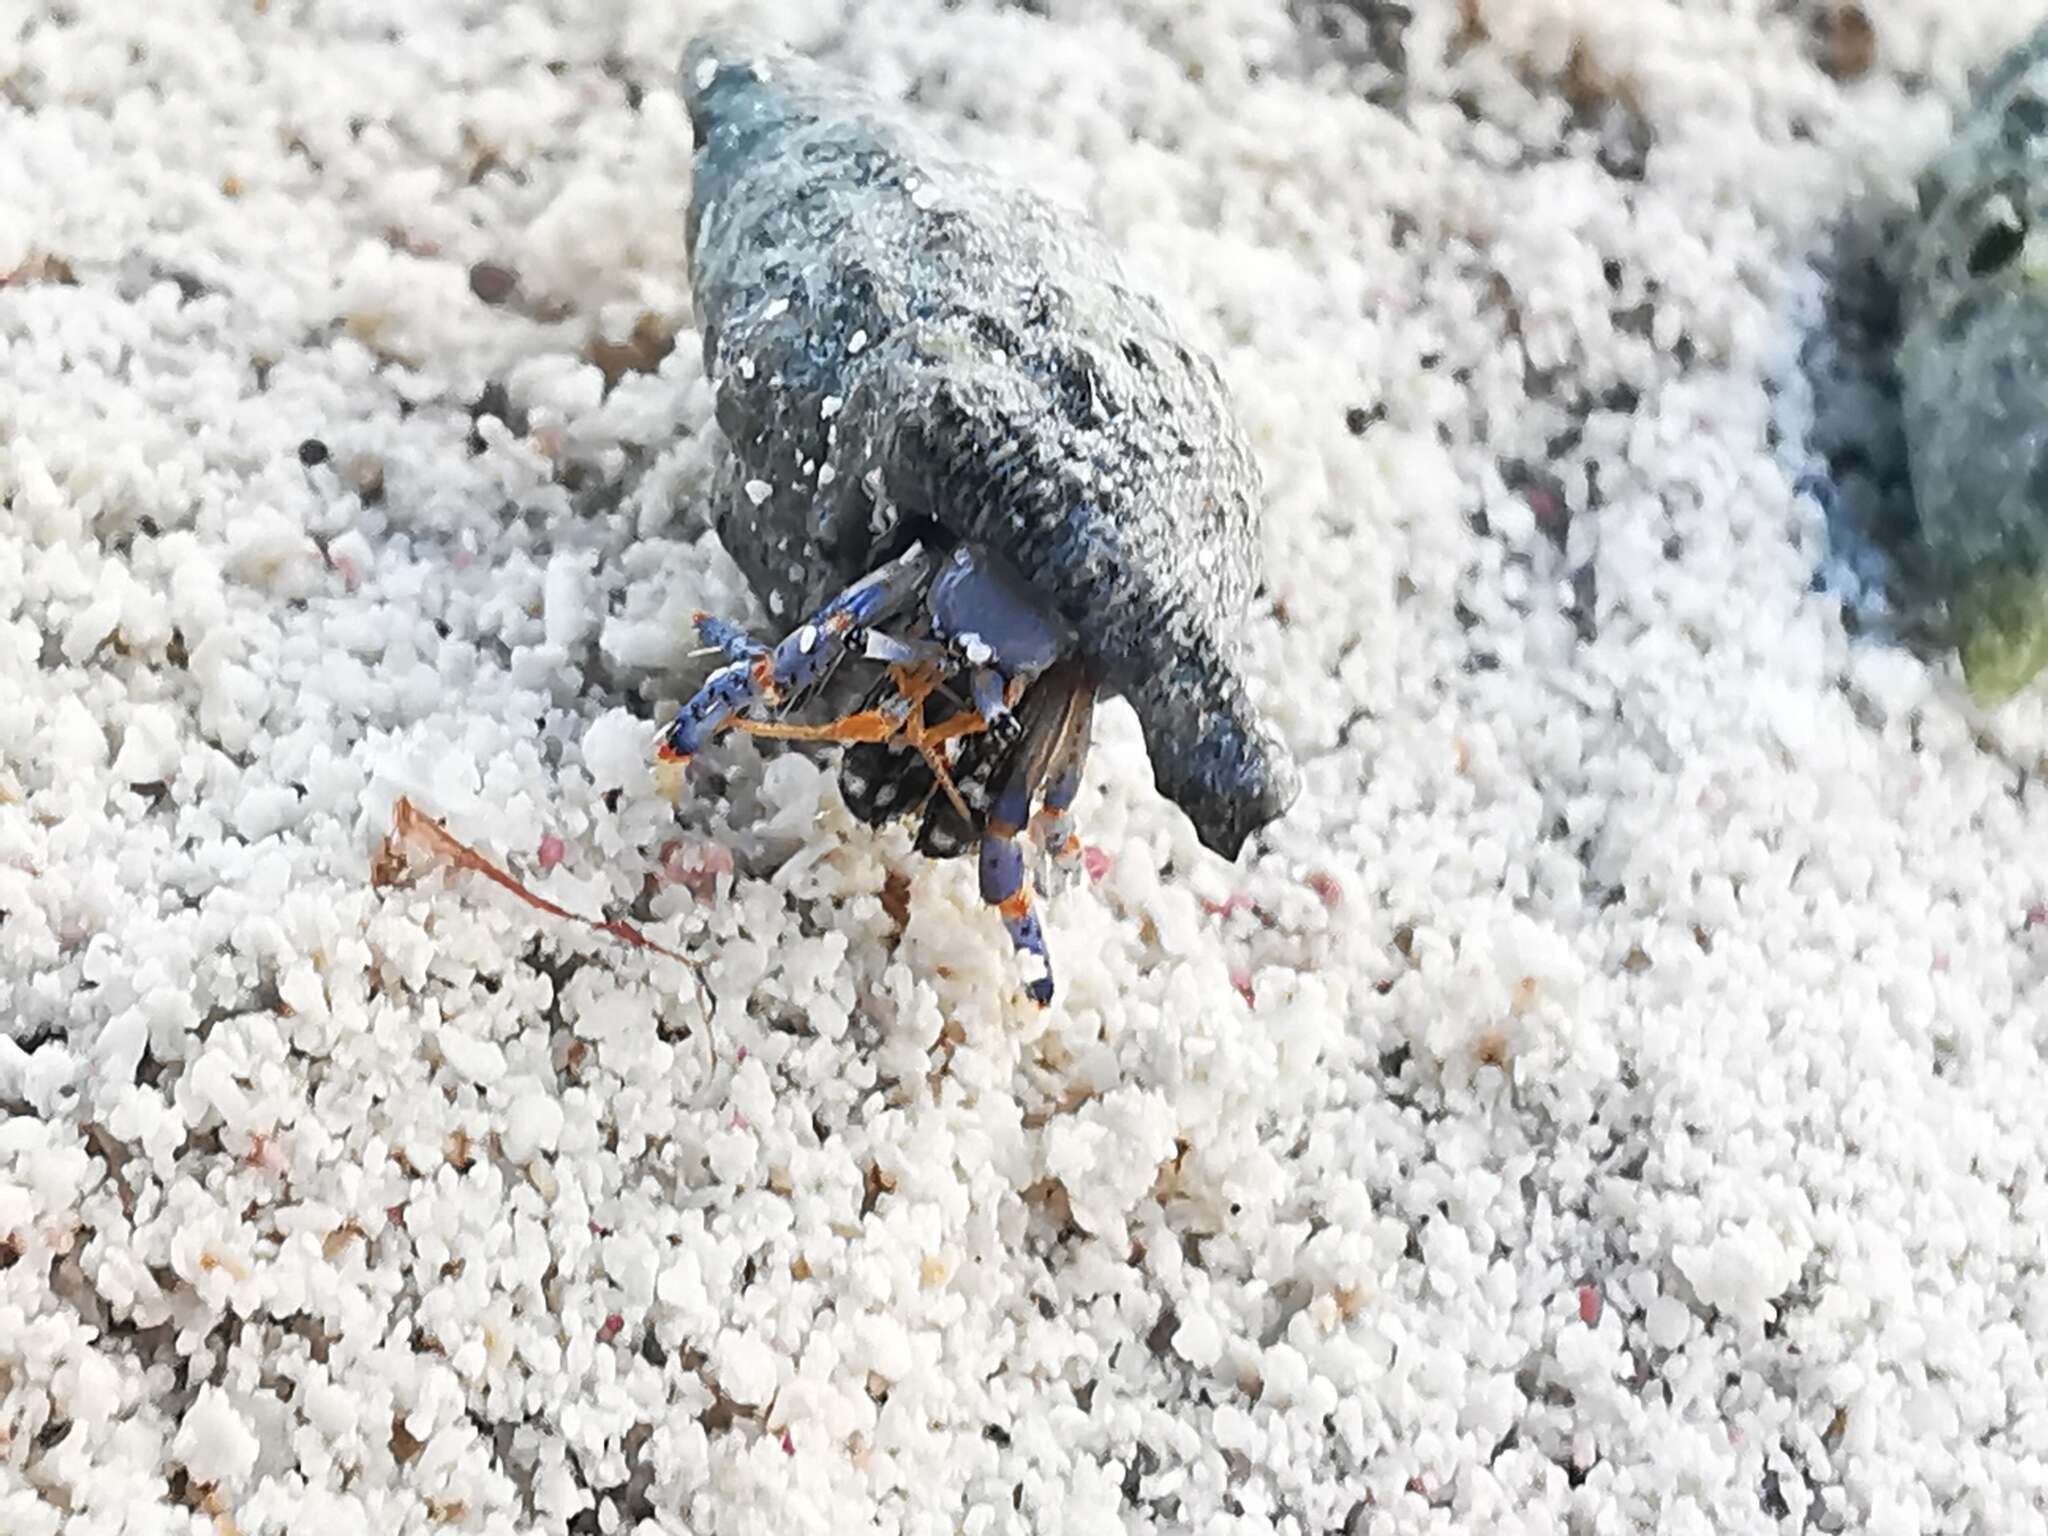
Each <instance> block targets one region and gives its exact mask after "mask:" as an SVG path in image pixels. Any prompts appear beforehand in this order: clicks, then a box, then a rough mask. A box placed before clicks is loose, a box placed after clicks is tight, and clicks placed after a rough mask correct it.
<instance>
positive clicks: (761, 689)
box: [654, 545, 933, 763]
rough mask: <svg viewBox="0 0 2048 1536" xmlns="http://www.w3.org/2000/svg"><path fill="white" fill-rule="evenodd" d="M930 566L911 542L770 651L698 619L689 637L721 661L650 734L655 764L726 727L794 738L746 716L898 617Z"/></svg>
mask: <svg viewBox="0 0 2048 1536" xmlns="http://www.w3.org/2000/svg"><path fill="white" fill-rule="evenodd" d="M932 568H933V560H932V557H931V555H930V554H929V553H928V552H927V551H926V550H925V549H924V548H923V547H922V546H918V545H913V546H912V547H911V548H910V549H909V550H908V551H907V552H906V553H905V554H903V555H902V556H900V557H899V558H897V559H895V560H892V561H890V562H889V563H888V564H887V565H885V566H883V567H882V568H881V569H880V570H876V571H871V572H869V573H868V574H867V575H866V576H863V577H862V578H861V579H860V580H859V581H857V582H855V583H854V584H853V585H852V586H850V587H848V588H847V589H846V590H845V591H844V592H841V593H840V594H839V595H838V596H837V597H835V598H833V599H832V601H830V602H829V603H827V604H825V606H824V607H822V608H820V609H819V610H818V611H817V612H816V613H815V614H813V615H812V616H811V617H810V619H809V620H807V621H806V622H805V623H803V624H801V625H799V626H798V627H797V628H796V629H795V630H793V631H791V632H790V633H789V634H788V635H787V636H785V637H784V638H783V640H782V642H781V643H780V644H779V645H777V646H775V647H774V648H773V649H772V650H771V649H770V648H769V647H767V646H765V645H762V644H760V643H759V642H758V641H756V640H754V639H752V638H751V637H749V636H748V635H747V634H745V633H744V632H743V631H742V630H740V629H739V628H738V627H737V626H735V625H732V624H728V623H726V622H725V621H724V620H723V619H715V618H711V617H710V616H709V615H705V614H699V615H698V616H697V633H698V634H699V635H700V636H702V637H703V639H704V641H705V643H706V644H708V645H712V646H715V647H717V649H718V650H720V651H721V652H723V653H724V654H725V656H726V664H725V665H724V666H723V667H720V668H719V669H718V670H717V671H716V672H714V673H712V674H711V676H710V677H709V678H707V679H705V682H704V686H703V687H702V688H699V689H698V690H697V692H696V693H695V695H693V696H692V697H691V698H690V700H689V701H688V702H687V703H686V704H684V705H683V707H682V708H681V709H680V710H678V711H677V712H676V717H675V719H673V720H671V721H670V722H669V723H668V724H667V725H666V726H664V727H663V728H662V730H661V733H660V734H659V735H658V736H656V737H655V742H654V745H655V755H656V756H657V757H659V758H660V759H661V760H662V761H663V762H670V763H678V762H688V761H689V760H690V759H691V758H692V757H694V756H695V755H696V754H697V753H698V752H700V751H702V750H703V748H704V745H705V743H707V742H709V741H710V740H711V738H712V737H713V736H714V735H716V734H717V733H718V732H719V731H720V730H722V729H724V728H725V727H726V726H727V725H735V726H739V727H741V728H742V729H746V730H751V731H755V732H757V733H761V734H773V735H790V734H796V733H797V732H796V731H795V728H792V727H779V728H771V726H770V725H769V724H768V723H764V722H759V721H754V720H749V719H747V718H746V716H747V714H748V713H749V711H751V710H754V709H756V708H768V709H774V708H777V707H779V706H780V705H783V704H786V703H788V702H789V701H790V700H791V699H794V698H796V697H797V696H799V695H801V694H803V693H805V692H807V691H808V690H810V689H812V688H815V687H816V686H817V685H818V684H820V683H822V682H823V681H824V680H825V679H826V678H827V677H828V676H830V675H831V672H832V669H833V668H834V667H836V666H838V665H839V663H840V661H841V660H842V659H843V658H844V657H845V655H846V652H847V649H848V646H849V644H850V642H851V640H852V638H853V637H854V636H855V635H859V634H863V633H865V632H866V630H867V628H868V626H869V625H871V624H873V623H875V622H876V621H877V620H880V619H885V618H888V617H889V616H891V615H892V614H895V613H898V612H900V611H901V610H902V609H904V608H905V607H907V606H909V604H910V603H911V602H913V601H914V600H915V599H916V598H917V597H918V596H919V595H920V594H921V593H922V592H923V591H924V589H925V586H926V584H927V583H928V582H929V581H930V580H931V574H932ZM819 739H832V740H864V739H879V738H867V737H864V736H841V737H824V736H820V738H819Z"/></svg>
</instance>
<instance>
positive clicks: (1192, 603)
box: [656, 39, 1299, 1005]
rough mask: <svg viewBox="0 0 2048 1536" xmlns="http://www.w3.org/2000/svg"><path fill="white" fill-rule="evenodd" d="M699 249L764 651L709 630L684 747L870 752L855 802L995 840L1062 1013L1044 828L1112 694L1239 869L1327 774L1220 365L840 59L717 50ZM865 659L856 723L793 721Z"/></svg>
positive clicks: (732, 520) (704, 44)
mask: <svg viewBox="0 0 2048 1536" xmlns="http://www.w3.org/2000/svg"><path fill="white" fill-rule="evenodd" d="M682 90H683V95H684V98H685V100H686V102H687V104H688V107H689V111H690V118H691V122H692V125H693V128H694V130H695V139H696V158H695V165H694V173H693V174H694V195H693V198H692V201H691V207H690V213H689V227H688V239H689V250H690V262H691V277H692V285H693V289H694V296H695V305H696V314H697V321H698V324H699V326H700V327H701V329H702V332H703V340H704V366H705V370H706V372H707V373H708V374H709V375H710V377H711V379H712V381H713V384H714V386H715V388H716V390H717V418H718V424H719V427H720V429H721V431H722V432H723V434H724V435H725V437H726V438H727V439H728V440H729V442H730V444H731V447H732V454H731V456H730V458H729V460H728V461H727V462H726V464H725V467H724V469H723V470H722V479H721V482H720V484H719V486H718V487H717V489H716V492H715V500H714V509H713V516H714V519H715V524H716V527H717V530H718V533H719V536H720V538H721V540H722V541H723V542H724V544H725V547H726V549H727V551H728V552H729V553H730V554H731V556H732V558H733V560H734V561H735V562H736V563H737V564H738V565H739V567H740V569H741V570H742V572H743V573H744V574H745V575H746V578H747V580H748V582H749V583H750V584H751V585H752V586H753V588H754V590H755V592H756V594H757V595H758V596H759V597H760V599H761V600H762V602H763V603H765V604H766V606H767V608H768V611H769V613H770V614H771V615H773V616H775V617H776V618H777V619H779V620H786V621H788V622H791V623H792V624H793V626H794V627H793V628H791V629H790V631H789V632H788V633H787V635H786V636H785V637H784V638H783V639H782V640H781V641H780V642H779V643H777V644H775V645H772V646H769V645H763V644H760V643H759V642H757V641H755V640H754V639H752V638H750V637H749V636H748V635H746V634H745V633H743V632H742V631H741V630H739V629H738V628H736V627H735V626H733V625H732V624H729V623H727V622H725V621H723V620H720V619H717V618H714V617H710V616H708V615H700V616H699V617H698V620H697V626H698V632H699V634H700V635H701V636H702V638H703V639H704V641H705V643H706V644H708V645H710V646H713V647H715V648H717V649H718V650H719V651H721V652H722V653H723V654H724V656H725V658H726V662H725V665H724V666H722V667H721V668H720V669H719V670H718V671H716V672H715V673H713V674H712V676H711V677H710V679H709V680H708V681H707V682H706V683H705V684H704V686H703V687H702V688H701V689H700V690H699V691H698V692H697V694H696V695H695V696H694V697H693V698H691V699H690V700H689V701H688V702H687V703H686V704H684V705H683V707H682V709H681V711H680V712H679V713H678V714H677V715H676V717H675V719H674V720H673V721H672V722H670V723H669V724H668V725H667V726H666V727H664V728H663V730H662V731H661V733H660V735H659V737H658V738H657V743H656V746H657V751H658V754H659V756H660V757H661V758H663V759H664V760H667V761H670V762H676V761H686V760H688V759H689V758H690V757H692V756H693V755H695V754H696V753H698V752H700V751H702V750H703V749H704V748H705V746H706V744H707V743H708V742H709V741H710V740H711V739H712V737H713V736H715V735H716V734H717V733H718V732H719V731H720V730H722V729H724V728H726V727H729V726H730V727H736V728H738V729H741V730H746V731H750V732H753V733H755V734H758V735H763V736H777V737H785V738H794V739H797V740H808V741H831V742H844V743H848V744H849V745H848V748H847V751H846V754H845V757H844V759H843V761H842V764H841V768H840V786H841V790H842V792H843V794H844V796H845V799H846V802H847V805H848V806H849V808H851V809H852V810H853V812H854V813H855V815H857V816H858V817H860V818H861V819H862V820H863V821H865V822H867V823H868V824H869V825H880V824H882V823H883V822H885V821H887V820H889V819H890V818H892V817H896V816H907V815H914V816H917V817H919V818H920V827H919V832H918V838H917V841H918V846H919V848H920V849H921V850H922V851H924V852H925V853H927V854H930V855H933V856H937V857H945V856H950V855H953V854H957V853H961V852H964V851H966V850H967V849H969V848H978V850H979V859H980V883H981V893H982V897H983V899H984V900H986V901H988V902H989V903H990V904H991V905H994V906H995V907H997V908H998V909H999V910H1000V912H1001V914H1002V918H1003V922H1004V924H1005V926H1006V927H1007V928H1008V930H1009V933H1010V936H1011V938H1012V940H1013V941H1014V943H1015V944H1016V946H1017V948H1018V949H1019V950H1020V951H1022V952H1023V953H1024V954H1025V955H1026V956H1027V957H1028V961H1027V963H1029V964H1030V965H1031V966H1032V967H1033V969H1034V970H1035V972H1036V974H1035V975H1033V976H1032V977H1031V978H1030V980H1029V983H1028V988H1029V991H1030V994H1031V996H1032V997H1033V998H1034V999H1035V1000H1036V1001H1037V1002H1039V1003H1040V1004H1041V1005H1042V1004H1045V1003H1048V1002H1050V1000H1051V998H1052V991H1053V987H1052V972H1051V965H1050V961H1049V959H1048V957H1047V955H1046V947H1045V940H1044V936H1043V934H1042V932H1041V931H1040V928H1039V924H1038V919H1037V917H1036V915H1035V914H1034V913H1033V910H1032V906H1031V883H1030V880H1029V877H1028V875H1027V872H1026V869H1025V860H1024V852H1023V849H1022V847H1021V845H1020V842H1019V839H1020V837H1021V836H1022V835H1023V834H1024V833H1025V832H1026V831H1027V830H1034V831H1035V832H1036V833H1037V835H1038V838H1039V841H1040V844H1041V847H1042V848H1043V849H1044V850H1045V851H1046V852H1048V853H1049V854H1051V855H1052V856H1054V857H1055V858H1060V857H1064V856H1066V855H1067V854H1070V853H1071V852H1072V851H1073V849H1074V848H1075V847H1076V846H1077V844H1076V842H1075V840H1074V838H1073V835H1072V831H1071V827H1070V825H1069V822H1068V814H1069V811H1070V809H1071V807H1072V805H1073V802H1074V797H1075V795H1076V793H1077V792H1078V790H1079V787H1080V782H1081V771H1082V766H1083V762H1084V759H1085V757H1086V754H1087V749H1088V742H1089V730H1090V721H1091V718H1092V714H1093V709H1094V705H1095V701H1096V699H1097V698H1098V696H1107V695H1111V694H1120V695H1122V696H1123V697H1125V698H1127V699H1129V700H1130V702H1131V704H1132V706H1133V708H1134V709H1135V711H1136V713H1137V716H1138V720H1139V723H1140V725H1141V726H1142V728H1143V730H1144V734H1145V739H1146V745H1147V749H1148V751H1149V754H1150V756H1151V759H1152V764H1153V775H1154V779H1155V781H1156V783H1157V785H1158V788H1159V789H1160V791H1161V792H1162V793H1163V794H1165V795H1166V796H1167V797H1168V798H1169V799H1171V800H1173V801H1174V802H1175V803H1176V804H1178V805H1179V806H1180V807H1181V809H1182V810H1183V811H1185V812H1186V813H1187V815H1188V817H1189V818H1190V820H1191V821H1192V822H1193V824H1194V827H1195V829H1196V832H1197V834H1198V835H1199V836H1200V838H1201V840H1202V842H1203V843H1204V844H1206V845H1207V846H1208V847H1209V848H1211V849H1213V850H1215V851H1216V852H1217V853H1219V854H1221V855H1222V856H1223V857H1225V858H1235V857H1236V856H1237V854H1238V851H1239V849H1240V848H1241V847H1242V846H1243V844H1244V841H1245V839H1246V838H1247V837H1248V836H1249V835H1250V834H1251V833H1253V832H1254V831H1256V830H1258V829H1259V828H1260V827H1263V826H1264V825H1266V824H1267V823H1268V822H1270V821H1272V820H1273V819H1274V818H1275V817H1277V816H1279V815H1281V814H1282V813H1283V812H1284V811H1285V810H1286V809H1287V807H1288V806H1289V805H1290V804H1291V803H1292V801H1293V799H1294V796H1295V794H1296V792H1297V789H1298V782H1299V781H1298V775H1297V772H1296V770H1295V767H1294V764H1293V762H1292V760H1291V759H1290V757H1289V756H1288V753H1287V750H1286V748H1285V747H1284V746H1283V745H1282V744H1281V742H1280V740H1279V738H1278V736H1277V735H1276V734H1275V733H1274V732H1273V731H1272V730H1271V729H1270V728H1269V727H1268V726H1267V725H1266V724H1265V723H1263V722H1262V721H1261V720H1260V718H1259V716H1258V714H1257V712H1256V711H1255V710H1254V708H1253V706H1252V704H1251V701H1250V699H1249V697H1248V696H1247V693H1246V689H1245V683H1244V679H1243V676H1242V673H1241V671H1240V664H1239V659H1238V654H1239V649H1240V641H1239V634H1238V631H1239V628H1240V626H1241V624H1242V622H1243V619H1244V614H1245V611H1246V607H1247V605H1248V604H1249V602H1250V600H1251V597H1252V594H1253V589H1254V587H1255V586H1256V584H1257V581H1258V569H1259V561H1258V543H1257V518H1258V513H1259V500H1260V482H1259V476H1258V470H1257V466H1256V464H1255V463H1254V461H1253V459H1252V456H1251V452H1250V449H1249V447H1248V446H1247V444H1246V442H1245V440H1244V437H1243V435H1242V433H1241V432H1240V430H1239V429H1238V427H1237V425H1236V424H1235V422H1234V421H1233V419H1232V413H1231V408H1230V402H1229V400H1228V398H1227V395H1226V393H1225V390H1224V386H1223V382H1222V379H1221V377H1220V376H1219V375H1218V373H1217V371H1216V368H1215V365H1214V364H1213V363H1212V362H1210V361H1209V360H1208V359H1207V358H1204V357H1201V356H1199V355H1197V354H1196V353H1195V352H1193V351H1192V350H1191V349H1190V348H1189V346H1188V345H1187V344H1186V342H1184V341H1183V340H1182V339H1181V337H1180V335H1179V334H1178V332H1177V331H1176V330H1175V328H1174V327H1173V325H1172V323H1171V322H1170V321H1169V320H1168V319H1167V317H1166V314H1165V312H1164V311H1163V310H1162V309H1161V308H1160V307H1159V305H1158V304H1157V303H1156V302H1155V301H1153V300H1152V299H1150V298H1148V297H1146V296H1144V295H1143V294H1141V293H1139V292H1137V291H1136V290H1134V289H1133V288H1132V287H1131V286H1130V285H1129V283H1128V282H1127V280H1126V279H1125V278H1124V276H1123V275H1122V274H1121V272H1120V270H1119V268H1118V264H1117V261H1116V259H1115V257H1114V256H1113V255H1112V254H1111V252H1110V250H1109V249H1108V247H1107V245H1106V244H1105V243H1104V242H1103V241H1102V240H1101V239H1100V238H1099V237H1097V236H1095V235H1093V234H1091V233H1090V232H1088V231H1087V230H1086V229H1084V228H1083V227H1081V226H1080V225H1079V224H1078V223H1077V221H1076V220H1075V219H1074V218H1073V216H1072V215H1070V214H1067V213H1063V212H1061V211H1060V210H1058V209H1056V208H1054V207H1052V206H1050V205H1049V204H1048V203H1046V202H1044V201H1042V200H1041V199H1039V198H1037V197H1034V196H1032V195H1030V194H1028V193H1026V192H1024V191H1022V190H1020V189H1018V188H1016V187H1013V186H1009V185H1006V184H1004V183H1003V182H1002V181H1001V180H999V179H998V178H996V177H994V176H992V175H990V174H987V173H985V172H983V171H980V170H977V169H975V168H973V167H970V166H967V165H964V164H962V163H960V162H959V161H958V160H956V159H955V158H954V157H953V156H952V155H950V154H948V153H947V152H946V150H945V149H944V148H943V147H942V146H941V145H940V144H939V143H938V142H937V141H936V140H935V139H934V138H932V137H929V136H927V135H926V134H924V133H922V132H920V131H919V130H918V129H917V128H915V127H913V126H911V125H910V124H908V123H906V122H903V121H900V120H897V119H896V118H894V117H892V116H890V115H887V114H885V113H884V112H883V111H882V110H881V109H879V108H878V107H877V106H876V105H875V104H873V103H872V102H869V101H865V100H863V99H861V98H860V97H858V96H857V95H856V94H855V93H854V92H852V91H851V90H850V89H849V88H847V87H846V86H844V85H841V84H839V83H837V82H834V81H833V80H831V79H830V78H829V77H827V76H826V75H825V74H824V73H823V72H822V71H820V70H819V69H818V68H817V67H816V66H814V65H811V64H809V63H806V62H804V61H802V60H798V59H794V58H790V57H787V56H781V55H772V56H771V55H767V54H763V53H761V52H758V51H755V50H753V49H751V48H748V47H747V46H745V45H743V44H740V43H738V42H736V41H734V40H727V39H705V40H700V41H699V42H697V43H696V44H694V45H693V46H692V47H691V48H690V50H689V52H688V53H687V54H686V55H685V57H684V60H683V65H682ZM849 660H853V661H858V662H866V663H868V664H870V665H871V666H872V668H873V672H874V676H873V681H872V683H871V686H870V687H869V689H868V691H867V694H866V697H865V700H864V701H863V702H862V704H861V706H860V707H859V708H858V709H856V710H855V711H854V712H852V713H850V714H847V715H844V716H843V717H841V718H839V719H836V720H832V721H830V722H827V723H822V724H804V723H798V722H795V721H793V720H791V719H789V718H788V714H787V712H788V710H789V709H790V707H791V706H792V705H794V704H796V703H798V702H800V701H802V700H803V699H805V698H807V697H809V696H813V695H814V694H815V693H816V692H817V691H818V690H819V689H821V688H822V687H823V686H824V685H825V684H826V683H827V682H828V681H829V680H830V679H831V678H832V676H833V674H834V673H835V672H836V671H837V670H838V669H839V668H840V666H841V664H842V663H844V662H847V661H849Z"/></svg>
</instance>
